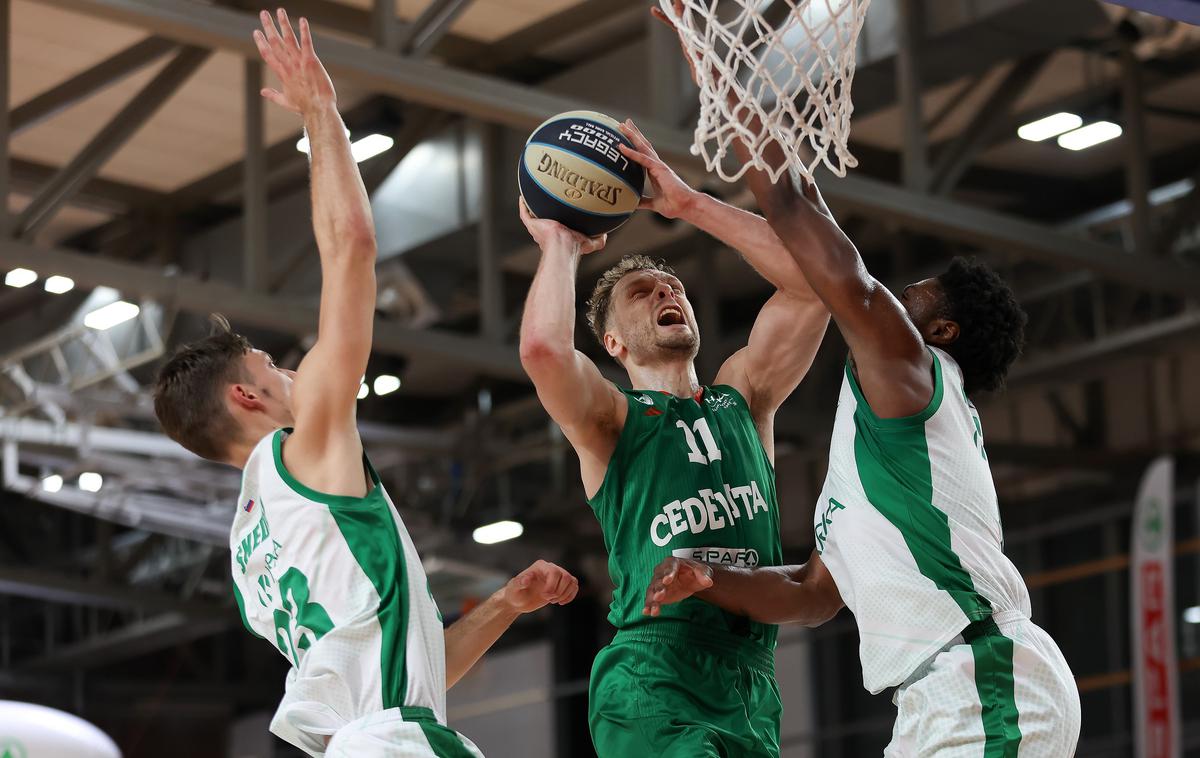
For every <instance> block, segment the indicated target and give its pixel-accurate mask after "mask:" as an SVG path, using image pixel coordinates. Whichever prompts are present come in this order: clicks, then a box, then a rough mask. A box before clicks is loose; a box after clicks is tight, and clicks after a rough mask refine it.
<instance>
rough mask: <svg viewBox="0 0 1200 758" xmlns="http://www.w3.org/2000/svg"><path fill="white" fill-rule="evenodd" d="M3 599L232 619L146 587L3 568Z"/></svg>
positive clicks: (212, 605) (225, 611)
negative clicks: (29, 599)
mask: <svg viewBox="0 0 1200 758" xmlns="http://www.w3.org/2000/svg"><path fill="white" fill-rule="evenodd" d="M0 595H12V596H15V597H27V598H32V599H34V600H43V601H46V602H50V603H64V604H67V605H82V606H87V607H89V608H108V609H111V610H122V611H128V610H143V611H151V612H155V613H175V614H178V615H180V616H182V617H184V618H190V619H211V618H221V619H223V618H225V617H226V616H227V615H229V609H227V608H225V607H223V606H220V605H218V604H216V603H211V602H203V601H196V600H183V599H180V598H177V597H172V596H170V595H166V594H163V593H161V592H158V591H155V590H152V589H148V588H146V587H130V586H126V585H118V584H106V583H102V582H96V581H91V580H89V579H86V578H83V577H79V576H70V575H66V574H60V573H57V572H53V571H43V570H39V569H31V568H26V567H23V566H0Z"/></svg>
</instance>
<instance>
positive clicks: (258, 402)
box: [226, 383, 266, 411]
mask: <svg viewBox="0 0 1200 758" xmlns="http://www.w3.org/2000/svg"><path fill="white" fill-rule="evenodd" d="M226 397H227V398H228V399H229V402H231V403H233V404H234V405H235V406H237V407H238V408H242V409H244V410H247V411H260V410H263V408H265V407H266V406H265V405H264V404H263V400H262V397H260V396H259V394H258V393H257V392H256V391H255V390H254V388H253V387H251V386H250V385H248V384H240V383H239V384H230V385H229V389H228V391H227V392H226Z"/></svg>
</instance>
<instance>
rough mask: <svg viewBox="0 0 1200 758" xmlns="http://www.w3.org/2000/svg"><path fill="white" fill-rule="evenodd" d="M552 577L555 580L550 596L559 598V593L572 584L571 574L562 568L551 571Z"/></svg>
mask: <svg viewBox="0 0 1200 758" xmlns="http://www.w3.org/2000/svg"><path fill="white" fill-rule="evenodd" d="M550 579H551V580H552V581H553V585H551V589H550V592H549V593H548V597H551V598H557V597H558V596H559V595H561V594H563V593H564V592H566V591H567V587H568V586H570V584H571V575H570V574H568V573H567V572H565V571H562V570H561V569H560V570H558V571H554V572H551V575H550Z"/></svg>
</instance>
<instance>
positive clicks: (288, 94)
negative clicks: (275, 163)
mask: <svg viewBox="0 0 1200 758" xmlns="http://www.w3.org/2000/svg"><path fill="white" fill-rule="evenodd" d="M276 16H277V17H278V21H279V26H278V27H276V26H275V19H272V18H271V14H270V13H268V12H267V11H263V12H262V13H260V14H259V20H260V21H262V27H263V28H262V30H258V29H255V30H254V43H255V44H256V45H257V46H258V53H259V55H261V56H262V59H263V62H264V63H266V64H267V66H268V67H269V68H270V69H271V71H272V72H274V74H275V76H276V77H278V78H279V83H280V86H281V87H282V91H280V90H276V89H271V88H270V87H264V88H263V89H262V93H261V94H262V96H263V97H265V98H267V99H268V100H270V101H271V102H273V103H275V104H276V105H278V106H280V107H282V108H287V109H288V110H289V111H291V112H293V113H298V114H300V115H301V116H304V115H307V114H309V113H312V112H314V111H316V110H319V109H320V108H323V107H326V106H336V105H337V93H336V92H334V89H333V82H332V81H330V79H329V74H328V73H327V72H326V71H325V66H323V65H322V64H321V61H320V59H318V58H317V53H316V51H314V50H313V41H312V31H311V30H310V29H309V28H308V19H305V18H301V19H300V38H299V39H296V35H295V33H293V32H292V24H291V22H290V21H289V20H288V15H287V11H285V10H284V9H283V8H280V9H279V10H278V11H276Z"/></svg>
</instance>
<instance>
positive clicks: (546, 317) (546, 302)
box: [520, 200, 626, 496]
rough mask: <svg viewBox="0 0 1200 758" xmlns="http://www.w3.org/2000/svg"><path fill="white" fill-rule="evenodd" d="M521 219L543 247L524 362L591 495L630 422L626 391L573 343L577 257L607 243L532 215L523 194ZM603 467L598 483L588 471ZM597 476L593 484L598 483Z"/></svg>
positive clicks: (525, 326)
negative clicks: (580, 467) (576, 458)
mask: <svg viewBox="0 0 1200 758" xmlns="http://www.w3.org/2000/svg"><path fill="white" fill-rule="evenodd" d="M520 213H521V220H522V221H523V222H524V223H525V228H526V229H528V230H529V233H530V235H532V237H533V239H534V241H535V242H537V244H538V247H539V248H541V251H542V259H541V261H540V262H539V263H538V269H537V273H536V274H535V275H534V277H533V284H531V285H530V287H529V294H528V295H527V296H526V298H525V312H524V315H523V316H522V318H521V365H522V366H524V367H525V371H526V373H528V374H529V378H530V379H532V380H533V385H534V387H535V388H536V389H537V394H538V398H539V399H540V400H541V401H542V406H543V407H545V409H546V412H547V413H549V414H550V417H551V418H553V419H554V421H555V422H556V423H557V424H558V425H559V426H560V427H562V430H563V434H565V435H566V436H567V439H568V440H570V441H571V444H572V445H573V446H574V447H575V451H576V452H577V453H578V454H579V457H580V462H581V463H582V465H583V467H584V479H585V482H584V484H585V488H586V489H587V490H588V494H589V496H590V495H591V493H593V492H595V490H596V489H598V488H599V486H600V480H601V479H603V471H604V469H605V467H606V466H607V465H608V458H609V456H611V455H612V451H613V448H614V447H615V446H616V441H617V436H618V435H619V434H620V430H621V425H622V424H623V423H624V422H625V415H624V414H625V412H626V405H625V400H624V397H623V396H622V395H621V393H620V392H618V391H617V389H616V388H615V387H614V386H613V385H612V384H611V383H610V382H609V381H608V380H606V379H605V378H604V376H603V375H602V374H601V373H600V370H599V369H598V368H596V364H595V363H593V362H592V360H591V359H590V358H588V357H587V356H586V355H584V354H583V353H581V352H579V351H578V350H576V349H575V277H576V273H577V271H578V269H579V259H580V257H581V256H583V255H586V254H588V253H593V252H596V251H597V250H600V249H602V248H603V247H604V243H605V241H606V240H605V237H595V238H588V237H584V236H583V235H581V234H579V233H578V232H573V231H571V230H570V229H567V228H566V227H565V226H563V225H562V224H560V223H558V222H557V221H549V220H546V219H538V218H534V217H533V216H532V215H531V214H530V213H529V209H528V208H527V207H526V206H525V201H524V200H522V201H521V204H520ZM596 471H598V472H600V473H599V477H596V481H595V482H594V483H592V482H590V481H588V480H589V479H591V478H593V477H591V476H589V472H596ZM593 484H594V486H592V485H593Z"/></svg>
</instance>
